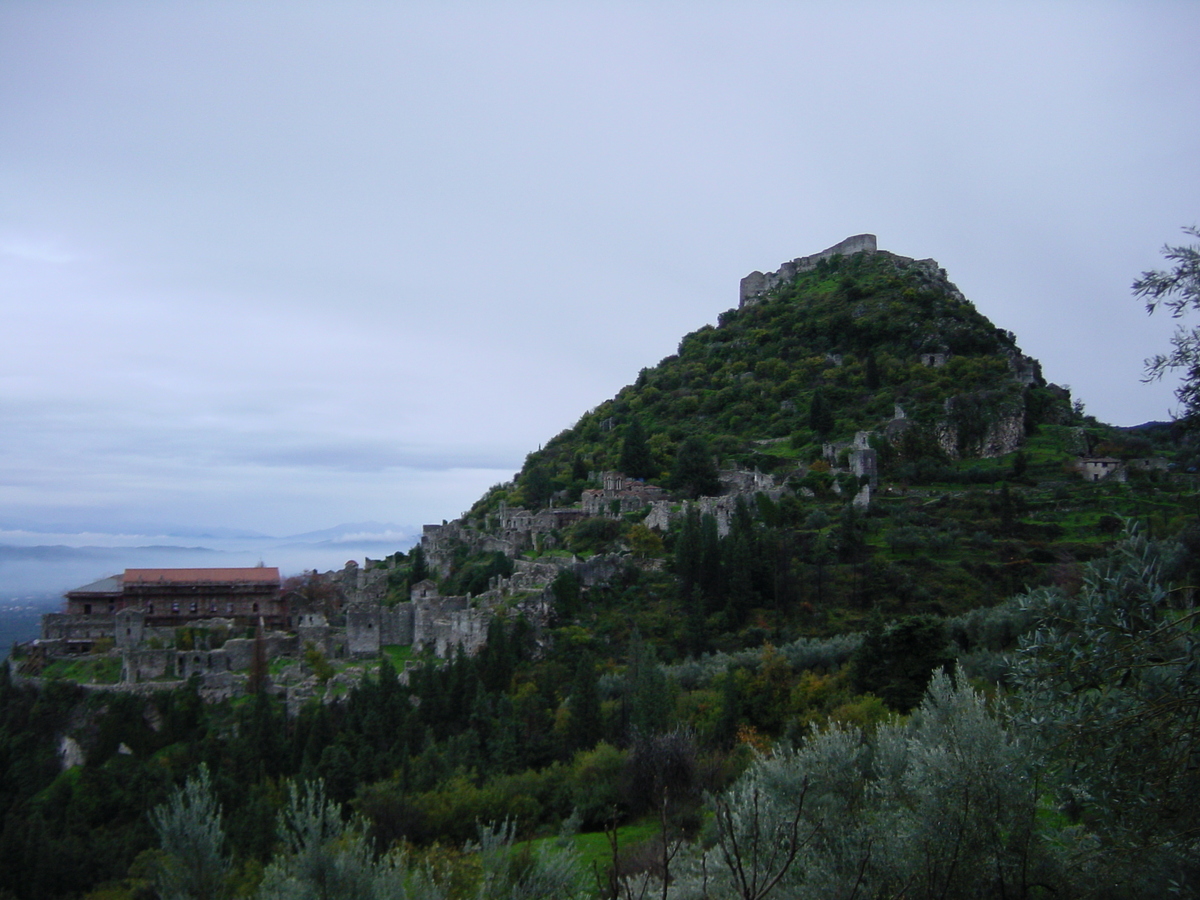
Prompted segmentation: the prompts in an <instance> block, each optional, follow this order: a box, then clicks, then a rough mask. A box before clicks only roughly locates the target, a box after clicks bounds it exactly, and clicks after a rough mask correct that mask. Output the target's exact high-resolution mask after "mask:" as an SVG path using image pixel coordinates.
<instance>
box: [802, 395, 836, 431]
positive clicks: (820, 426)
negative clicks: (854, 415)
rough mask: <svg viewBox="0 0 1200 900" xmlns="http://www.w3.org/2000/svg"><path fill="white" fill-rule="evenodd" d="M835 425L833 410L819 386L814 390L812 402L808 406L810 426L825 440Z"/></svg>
mask: <svg viewBox="0 0 1200 900" xmlns="http://www.w3.org/2000/svg"><path fill="white" fill-rule="evenodd" d="M833 425H834V419H833V410H832V409H830V408H829V401H828V400H826V399H825V394H824V392H823V391H822V390H821V389H820V388H817V389H816V390H815V391H813V397H812V404H811V405H810V406H809V407H808V427H809V428H811V429H812V430H813V431H815V432H816V433H817V434H818V435H819V436H820V438H821V440H825V438H827V437H828V436H829V432H831V431H833Z"/></svg>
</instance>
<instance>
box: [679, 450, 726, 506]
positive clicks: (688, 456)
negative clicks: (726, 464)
mask: <svg viewBox="0 0 1200 900" xmlns="http://www.w3.org/2000/svg"><path fill="white" fill-rule="evenodd" d="M670 487H671V490H674V491H680V492H682V493H683V494H685V495H686V496H687V497H689V498H690V499H693V500H694V499H695V498H697V497H715V496H716V495H717V494H719V493H720V492H721V480H720V479H719V478H718V477H717V467H716V466H715V465H714V464H713V461H712V454H711V453H710V452H709V449H708V444H706V443H705V441H704V439H703V438H702V437H699V436H698V435H692V436H691V437H689V438H688V439H687V440H685V441H684V442H683V443H682V444H680V445H679V452H678V453H676V455H675V468H674V469H672V471H671V482H670Z"/></svg>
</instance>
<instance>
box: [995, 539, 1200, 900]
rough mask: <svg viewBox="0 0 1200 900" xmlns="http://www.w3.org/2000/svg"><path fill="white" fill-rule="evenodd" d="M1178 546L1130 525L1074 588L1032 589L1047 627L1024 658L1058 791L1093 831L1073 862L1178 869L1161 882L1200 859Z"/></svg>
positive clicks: (1195, 716) (1030, 709) (1197, 741)
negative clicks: (1175, 567) (1172, 566)
mask: <svg viewBox="0 0 1200 900" xmlns="http://www.w3.org/2000/svg"><path fill="white" fill-rule="evenodd" d="M1170 552H1171V548H1170V547H1168V546H1164V545H1160V544H1156V543H1154V542H1152V541H1149V540H1147V539H1146V538H1145V537H1144V536H1142V535H1139V534H1137V533H1136V532H1131V533H1130V534H1129V535H1127V537H1126V539H1125V540H1124V541H1123V542H1122V543H1121V544H1120V545H1119V546H1118V547H1117V548H1116V549H1115V550H1114V551H1113V552H1112V553H1110V554H1109V555H1108V556H1106V557H1105V558H1103V559H1100V560H1097V561H1095V562H1092V563H1090V564H1089V565H1088V566H1087V568H1086V570H1085V573H1084V579H1083V585H1082V588H1081V590H1080V591H1079V593H1078V594H1077V595H1076V596H1074V597H1069V596H1066V595H1064V594H1062V593H1060V592H1057V591H1054V590H1042V591H1038V592H1035V593H1032V594H1030V595H1028V596H1027V597H1025V598H1024V603H1025V605H1026V606H1027V607H1028V608H1029V609H1030V611H1031V612H1032V613H1033V614H1034V615H1036V617H1037V622H1038V624H1037V627H1036V628H1035V629H1034V630H1033V632H1032V633H1031V634H1030V635H1029V636H1028V637H1027V638H1026V639H1025V640H1024V641H1023V643H1022V645H1021V649H1020V652H1019V654H1018V656H1017V662H1016V680H1017V682H1018V684H1019V686H1020V688H1021V693H1022V696H1023V698H1024V706H1025V710H1026V713H1027V716H1028V719H1029V723H1030V725H1031V731H1033V732H1035V733H1036V734H1038V735H1039V737H1040V738H1041V740H1042V742H1043V744H1044V746H1045V752H1046V754H1047V756H1048V759H1049V760H1050V762H1051V764H1052V766H1053V770H1052V774H1053V777H1054V780H1055V783H1056V785H1057V788H1058V795H1059V797H1058V799H1059V800H1060V801H1061V802H1062V803H1063V808H1064V810H1066V811H1067V813H1068V814H1069V815H1070V816H1071V817H1072V818H1073V819H1075V820H1077V821H1078V822H1079V823H1080V828H1079V829H1077V830H1082V831H1084V832H1086V834H1087V835H1090V837H1091V840H1090V841H1089V840H1084V839H1080V840H1078V841H1077V844H1076V849H1077V851H1078V854H1080V855H1081V857H1087V858H1086V859H1084V858H1080V859H1076V860H1075V864H1076V865H1079V866H1084V864H1085V863H1086V864H1087V865H1088V866H1091V867H1093V868H1095V867H1099V869H1103V870H1104V871H1110V872H1111V871H1114V867H1121V866H1124V867H1125V868H1126V869H1127V870H1128V871H1133V870H1136V871H1139V872H1141V873H1143V874H1144V873H1148V872H1149V871H1150V870H1151V869H1155V868H1157V869H1159V870H1160V871H1164V872H1174V873H1175V874H1173V875H1170V876H1163V878H1164V880H1163V882H1162V884H1166V883H1167V881H1168V880H1169V879H1170V878H1175V879H1176V880H1177V879H1178V878H1179V877H1181V876H1180V875H1179V873H1180V872H1182V871H1184V870H1186V868H1187V866H1188V863H1187V861H1188V860H1189V859H1196V858H1200V804H1198V803H1197V802H1196V801H1197V798H1198V797H1200V653H1198V650H1200V610H1197V609H1196V607H1195V604H1194V600H1192V599H1191V597H1190V592H1189V591H1185V590H1172V589H1171V587H1170V586H1169V585H1168V584H1167V582H1166V580H1165V578H1164V576H1163V567H1164V565H1165V564H1166V563H1167V562H1168V556H1169V554H1170ZM1099 869H1096V870H1097V871H1098V870H1099ZM1196 874H1200V873H1193V877H1195V875H1196ZM1147 890H1150V888H1149V887H1148V888H1147Z"/></svg>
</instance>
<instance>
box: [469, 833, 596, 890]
mask: <svg viewBox="0 0 1200 900" xmlns="http://www.w3.org/2000/svg"><path fill="white" fill-rule="evenodd" d="M515 836H516V824H515V823H511V822H504V823H502V824H500V825H495V824H493V825H482V826H480V828H479V843H478V844H474V845H468V846H467V848H466V849H467V851H468V852H471V851H474V852H476V853H478V854H479V860H480V865H481V868H482V870H483V877H482V879H481V881H480V885H479V894H478V897H479V900H584V898H587V897H590V896H591V893H590V891H588V890H587V889H586V888H585V886H584V883H583V879H582V872H581V867H580V865H579V860H578V857H577V856H576V855H575V853H574V851H573V850H572V849H570V848H568V847H554V846H551V845H550V844H549V843H546V842H543V843H542V845H541V846H540V847H539V848H538V849H537V850H534V851H530V850H529V849H528V848H527V847H526V848H525V849H524V851H517V850H515V849H514V847H513V840H514V838H515Z"/></svg>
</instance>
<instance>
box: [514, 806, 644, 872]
mask: <svg viewBox="0 0 1200 900" xmlns="http://www.w3.org/2000/svg"><path fill="white" fill-rule="evenodd" d="M658 827H659V826H658V820H657V819H654V818H653V817H646V818H643V819H638V820H637V821H636V822H630V823H629V824H628V825H622V826H621V827H619V828H618V829H617V844H618V846H620V847H621V848H629V847H632V846H634V845H635V844H640V843H642V842H643V841H645V840H648V839H650V838H652V837H654V835H656V834H658ZM557 840H558V838H556V837H548V838H537V839H536V840H534V841H532V842H531V845H532V847H533V848H534V849H535V850H536V849H537V848H538V847H539V846H540V845H542V844H543V843H544V842H546V841H551V842H553V841H557ZM571 841H572V843H573V844H574V845H575V852H576V853H578V854H579V862H580V867H581V868H582V869H583V871H584V872H591V871H593V866H595V867H598V868H599V869H600V870H601V871H604V870H605V869H606V868H607V867H608V866H609V865H611V864H612V848H611V847H609V844H608V835H606V834H605V833H604V832H603V831H589V832H586V833H583V834H577V835H575V836H574V837H572V838H571Z"/></svg>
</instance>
